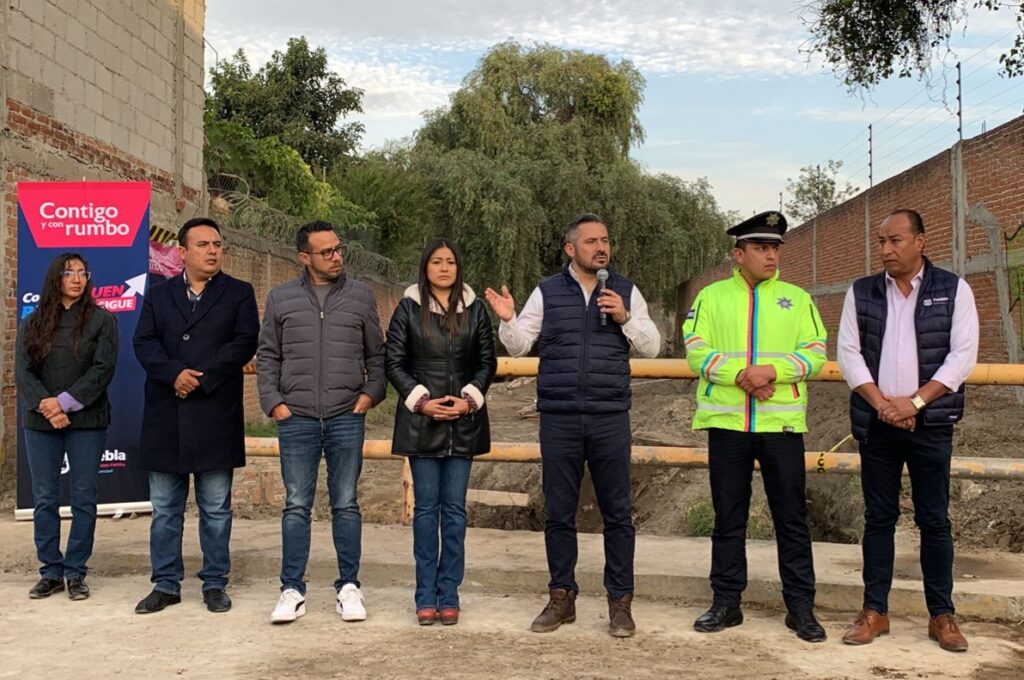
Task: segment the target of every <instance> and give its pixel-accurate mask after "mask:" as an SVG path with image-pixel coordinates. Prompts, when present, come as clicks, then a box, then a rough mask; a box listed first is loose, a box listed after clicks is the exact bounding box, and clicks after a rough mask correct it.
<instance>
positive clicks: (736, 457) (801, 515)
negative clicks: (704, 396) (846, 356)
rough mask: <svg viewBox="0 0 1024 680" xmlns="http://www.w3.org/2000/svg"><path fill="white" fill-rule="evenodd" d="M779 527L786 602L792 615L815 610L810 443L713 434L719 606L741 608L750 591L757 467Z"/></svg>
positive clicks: (777, 436) (796, 437) (714, 567)
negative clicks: (749, 542)
mask: <svg viewBox="0 0 1024 680" xmlns="http://www.w3.org/2000/svg"><path fill="white" fill-rule="evenodd" d="M755 460H756V461H758V462H759V463H760V464H761V478H762V480H763V482H764V491H765V494H766V495H767V496H768V507H769V509H770V510H771V513H772V522H773V523H774V525H775V542H776V544H777V546H778V559H779V576H780V577H781V578H782V597H783V599H784V600H785V602H786V608H787V609H789V611H791V612H799V611H806V610H810V609H813V608H814V558H813V556H812V554H811V534H810V531H809V530H808V529H807V508H806V504H805V500H804V482H805V477H806V472H805V468H804V439H803V435H800V434H783V433H754V432H734V431H732V430H721V429H710V430H708V468H709V471H710V476H711V502H712V504H713V505H714V508H715V528H714V531H713V532H712V534H711V589H712V590H713V591H714V602H715V604H717V605H724V606H728V607H736V606H739V604H740V598H741V595H742V593H743V591H744V589H746V587H747V551H746V539H747V520H748V518H749V516H750V493H751V488H750V485H751V481H752V477H753V474H754V461H755Z"/></svg>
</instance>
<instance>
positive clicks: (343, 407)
mask: <svg viewBox="0 0 1024 680" xmlns="http://www.w3.org/2000/svg"><path fill="white" fill-rule="evenodd" d="M256 372H257V381H256V382H257V386H258V387H259V392H260V406H261V407H262V408H263V411H264V412H265V413H267V414H268V415H269V414H270V412H271V411H272V410H273V409H274V407H275V406H277V405H278V404H281V403H283V404H286V405H287V406H288V408H289V409H290V410H291V411H292V413H294V414H297V415H302V416H309V417H312V418H330V417H333V416H336V415H339V414H341V413H347V412H349V411H351V410H352V407H353V406H355V403H356V399H357V398H358V397H359V394H360V393H366V394H368V395H369V396H370V398H371V399H373V403H374V404H379V403H380V402H381V401H383V400H384V395H385V389H386V383H385V382H384V334H383V332H382V331H381V327H380V317H379V316H378V315H377V304H376V301H375V300H374V297H373V291H372V290H370V287H369V286H367V285H366V284H365V283H363V282H362V281H356V280H354V279H349V278H347V277H346V276H345V274H342V275H341V276H340V277H339V278H338V280H337V281H336V282H335V283H334V285H333V286H332V287H331V289H330V291H329V292H328V293H327V298H326V300H325V301H324V306H323V309H321V308H320V301H319V300H318V299H317V296H316V292H315V291H314V290H313V288H312V285H311V284H310V281H309V275H308V274H307V273H306V272H305V271H303V272H302V276H300V277H299V278H298V279H295V280H293V281H288V282H287V283H283V284H281V285H280V286H277V287H276V288H274V289H273V290H271V291H270V294H269V295H267V305H266V308H265V309H264V311H263V326H262V328H261V329H260V344H259V349H258V350H257V353H256Z"/></svg>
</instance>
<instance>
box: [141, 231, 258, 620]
mask: <svg viewBox="0 0 1024 680" xmlns="http://www.w3.org/2000/svg"><path fill="white" fill-rule="evenodd" d="M178 244H179V249H180V251H181V257H182V260H183V261H184V264H185V271H184V272H182V274H181V275H180V276H175V277H174V278H171V279H168V280H166V281H161V282H160V283H157V284H155V285H154V286H153V287H152V288H150V290H149V291H148V292H147V293H146V296H145V300H144V302H143V305H142V315H141V317H140V318H139V323H138V326H137V328H136V330H135V338H134V344H135V356H136V357H137V358H138V360H139V363H140V364H142V367H143V368H144V369H145V371H146V390H145V394H146V396H145V399H146V402H145V410H144V413H143V418H142V438H141V442H140V444H141V446H140V449H141V454H140V461H141V465H142V468H143V469H144V470H147V471H148V472H149V497H150V502H151V503H152V504H153V521H152V525H151V527H150V543H149V556H150V561H151V562H152V567H153V575H152V578H151V580H152V581H153V584H154V585H153V592H151V593H150V594H149V595H147V596H146V597H145V598H144V599H143V600H142V601H141V602H139V604H138V605H137V606H136V607H135V612H136V613H137V614H150V613H153V612H158V611H160V610H162V609H164V608H165V607H167V606H168V605H172V604H177V603H179V602H181V581H182V579H184V578H185V569H184V564H183V563H182V556H181V538H182V530H183V525H184V519H185V500H186V498H187V497H188V488H189V475H192V476H193V478H194V479H195V486H196V505H197V506H198V507H199V542H200V546H201V547H202V550H203V568H202V570H201V571H200V572H199V574H198V576H199V578H200V579H202V581H203V601H204V602H205V603H206V607H207V609H209V610H210V611H211V612H225V611H227V610H228V609H230V608H231V599H230V598H229V597H228V595H227V593H226V592H225V587H226V586H227V583H228V572H229V571H230V565H231V560H230V555H229V552H228V543H229V541H230V538H231V481H232V476H233V471H234V468H237V467H242V466H244V465H245V433H244V429H243V428H244V424H243V410H242V379H243V375H242V367H243V366H245V364H247V363H248V362H249V361H250V360H251V359H252V357H253V355H254V354H255V352H256V342H257V337H258V335H259V312H258V310H257V308H256V296H255V294H254V293H253V289H252V286H251V285H250V284H248V283H246V282H245V281H239V280H238V279H235V278H232V277H231V276H228V275H227V274H225V273H224V272H222V271H221V264H222V261H223V255H224V249H223V241H222V239H221V235H220V227H218V226H217V223H216V222H214V221H213V220H211V219H209V218H206V217H197V218H195V219H192V220H189V221H188V222H186V223H185V224H184V225H183V226H182V227H181V230H180V231H179V232H178Z"/></svg>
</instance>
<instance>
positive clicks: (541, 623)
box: [530, 588, 576, 633]
mask: <svg viewBox="0 0 1024 680" xmlns="http://www.w3.org/2000/svg"><path fill="white" fill-rule="evenodd" d="M548 596H549V598H550V599H549V600H548V603H547V604H546V605H545V606H544V611H542V612H541V613H540V615H539V616H538V617H537V618H535V619H534V620H533V623H532V624H531V625H530V630H532V631H533V632H534V633H550V632H551V631H553V630H556V629H557V628H558V627H559V626H561V625H562V624H563V623H573V622H574V621H575V620H576V591H574V590H565V589H564V588H552V589H551V591H550V592H549V593H548Z"/></svg>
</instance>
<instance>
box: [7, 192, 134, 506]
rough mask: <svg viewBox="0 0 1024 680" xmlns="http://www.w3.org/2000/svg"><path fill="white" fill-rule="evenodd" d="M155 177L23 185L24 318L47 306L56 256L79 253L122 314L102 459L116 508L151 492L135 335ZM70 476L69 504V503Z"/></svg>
mask: <svg viewBox="0 0 1024 680" xmlns="http://www.w3.org/2000/svg"><path fill="white" fill-rule="evenodd" d="M150 191H151V187H150V184H149V182H19V183H18V308H19V309H18V317H19V319H20V321H21V322H23V321H24V320H25V319H26V318H27V317H28V315H29V314H31V313H32V312H33V311H34V310H35V308H36V307H37V306H38V305H39V298H40V293H42V290H41V286H42V284H43V280H44V279H45V278H46V271H47V269H48V268H49V265H50V262H51V261H52V260H53V259H54V258H55V257H57V256H59V255H61V254H62V253H77V254H79V255H81V256H82V257H84V258H86V260H87V261H88V263H89V272H90V283H91V286H90V287H91V288H92V296H93V299H94V300H95V301H96V303H97V304H98V305H100V306H102V307H104V308H106V309H107V310H109V311H111V312H114V313H116V316H117V327H118V337H119V341H120V347H121V350H120V352H119V353H118V357H117V370H116V371H115V372H114V379H113V382H112V383H111V384H110V387H109V388H108V389H107V394H108V396H109V398H110V406H111V409H110V410H111V422H110V427H109V428H108V430H107V441H106V445H105V449H104V453H103V458H102V460H101V461H100V472H101V473H103V474H101V475H100V477H99V480H98V487H99V501H100V505H101V512H103V510H102V508H103V507H104V506H105V505H111V506H116V505H118V504H121V503H125V502H141V501H145V500H146V499H147V498H148V497H149V488H148V486H147V483H146V473H145V472H144V471H142V470H139V469H137V468H136V467H135V466H134V464H133V462H132V461H134V460H136V459H137V453H138V447H139V444H138V439H139V430H140V428H141V426H142V402H143V393H142V385H143V383H144V382H145V374H144V373H143V371H142V367H141V366H139V363H138V362H137V361H136V360H135V357H134V356H133V354H132V351H131V346H132V336H133V334H134V332H135V325H136V323H137V322H138V318H139V315H140V314H141V312H142V302H143V299H144V297H143V296H144V295H145V294H146V291H147V288H148V287H149V212H150ZM18 422H19V427H18V494H17V507H18V509H19V510H24V509H27V508H31V507H32V490H31V485H30V484H29V479H30V475H29V471H28V452H27V450H26V449H25V446H24V437H23V435H22V430H23V426H24V413H23V408H19V409H18ZM64 477H65V482H62V491H61V494H62V496H61V504H62V505H66V504H67V502H68V501H69V496H68V482H67V481H66V478H67V475H65V476H64Z"/></svg>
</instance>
